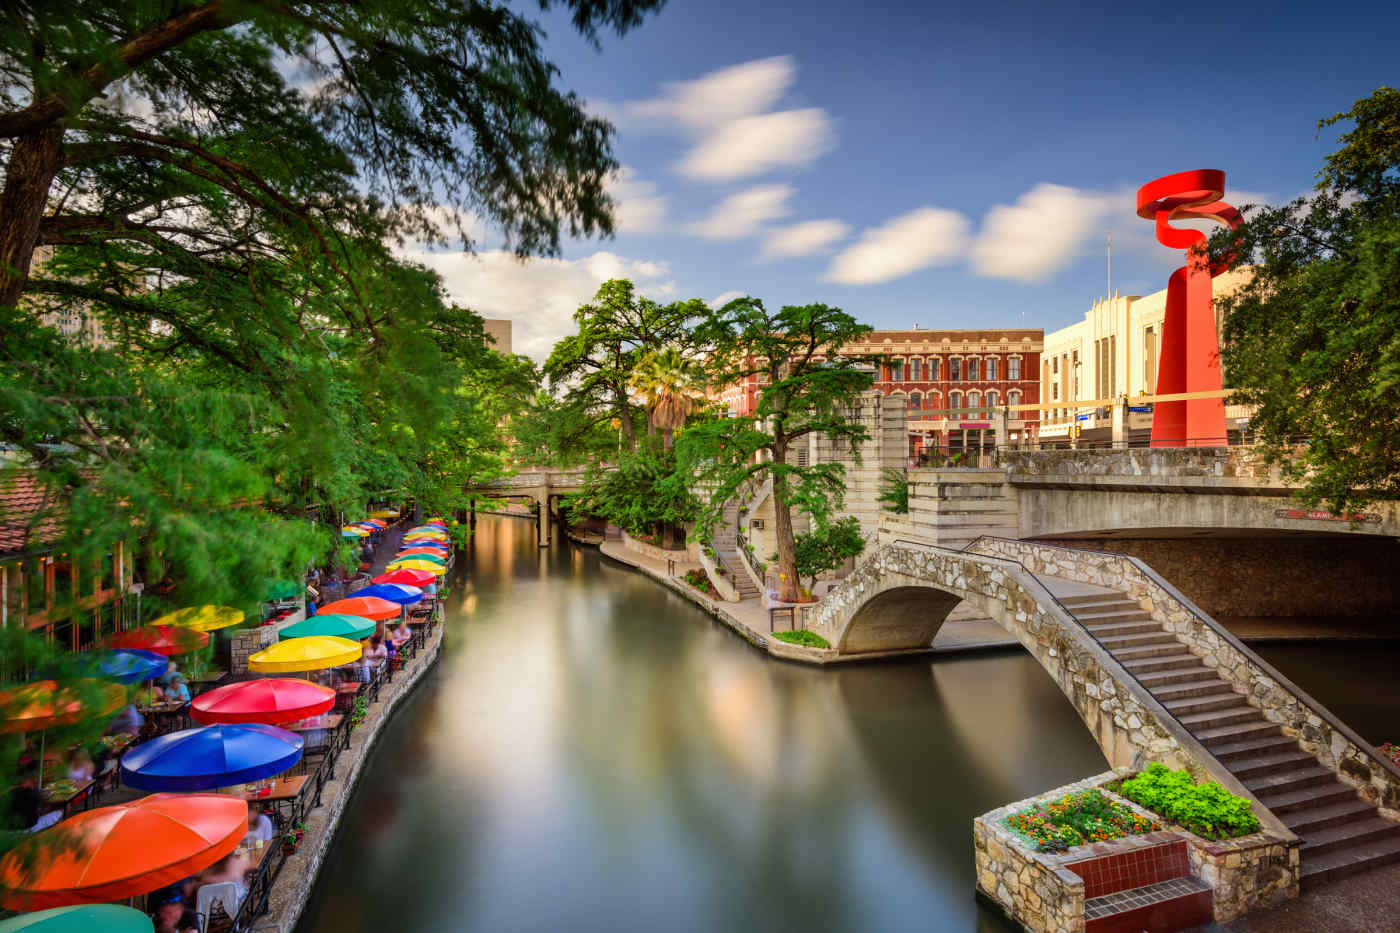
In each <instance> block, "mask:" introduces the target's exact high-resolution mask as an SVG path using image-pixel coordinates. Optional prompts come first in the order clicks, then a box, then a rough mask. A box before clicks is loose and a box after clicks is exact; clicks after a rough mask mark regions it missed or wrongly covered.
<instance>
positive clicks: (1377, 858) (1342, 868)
mask: <svg viewBox="0 0 1400 933" xmlns="http://www.w3.org/2000/svg"><path fill="white" fill-rule="evenodd" d="M1396 862H1400V838H1394V837H1392V838H1386V839H1378V840H1373V841H1370V842H1364V843H1360V844H1358V845H1353V846H1348V847H1346V848H1342V849H1334V850H1332V851H1330V852H1322V853H1319V854H1316V855H1311V856H1308V855H1304V857H1303V863H1302V872H1301V875H1300V878H1299V883H1300V885H1299V886H1300V887H1301V888H1302V889H1303V890H1304V891H1307V890H1311V889H1312V888H1315V887H1317V886H1318V885H1320V884H1323V883H1325V882H1328V881H1334V880H1336V879H1337V878H1343V877H1346V876H1347V875H1354V874H1357V873H1358V872H1363V871H1366V870H1368V869H1371V868H1377V867H1379V866H1381V865H1393V864H1394V863H1396Z"/></svg>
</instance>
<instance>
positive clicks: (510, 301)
mask: <svg viewBox="0 0 1400 933" xmlns="http://www.w3.org/2000/svg"><path fill="white" fill-rule="evenodd" d="M404 257H405V258H407V259H410V260H413V261H415V262H420V263H422V264H423V265H425V266H428V267H429V268H431V269H433V270H434V271H436V272H437V273H438V274H439V275H441V276H442V278H443V282H444V283H445V284H446V286H447V291H448V293H449V294H450V295H451V296H452V300H453V301H454V302H456V303H457V304H459V305H462V306H463V307H467V308H471V309H472V310H473V311H476V312H478V313H479V314H481V315H483V316H485V317H493V318H496V317H499V318H508V319H509V320H510V321H511V322H512V324H513V327H512V333H511V343H512V345H513V348H514V351H515V352H516V353H523V354H525V355H526V356H529V357H531V358H532V359H534V360H535V361H536V362H543V361H544V360H545V358H546V357H548V356H549V351H550V350H551V349H552V348H553V346H554V343H555V341H557V340H559V338H561V337H563V336H565V335H566V334H570V333H573V331H574V329H575V325H574V321H573V313H574V311H576V310H577V309H578V306H579V305H581V304H583V303H584V302H586V301H588V300H589V299H590V298H592V297H593V295H594V293H595V292H597V290H598V286H599V285H601V284H603V282H605V281H607V280H608V279H617V278H625V279H631V280H632V282H633V283H634V284H636V286H637V288H638V290H640V291H642V292H644V293H646V294H647V295H649V296H651V297H655V298H670V297H672V296H674V295H675V293H676V286H675V283H674V282H673V281H672V279H671V273H670V269H669V268H668V267H667V265H666V264H665V263H661V262H649V261H646V260H635V259H628V258H626V257H625V256H618V255H616V254H615V253H609V252H606V251H601V252H597V253H594V254H592V255H591V256H585V257H583V258H581V259H574V260H566V259H531V260H525V261H521V260H519V259H517V258H516V257H515V255H514V254H513V253H509V252H506V251H503V250H487V251H485V252H481V253H473V254H467V253H461V252H427V251H423V250H415V251H408V252H406V253H404Z"/></svg>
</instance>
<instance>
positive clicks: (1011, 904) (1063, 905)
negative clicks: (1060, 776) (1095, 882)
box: [972, 788, 1084, 933]
mask: <svg viewBox="0 0 1400 933" xmlns="http://www.w3.org/2000/svg"><path fill="white" fill-rule="evenodd" d="M1071 792H1072V791H1070V790H1069V789H1068V788H1061V790H1060V791H1058V792H1055V793H1056V794H1057V795H1058V796H1063V795H1064V794H1066V793H1071ZM1050 796H1051V795H1048V794H1047V795H1042V797H1046V798H1048V797H1050ZM1035 799H1040V798H1035ZM1033 802H1035V800H1034V799H1032V800H1022V801H1018V802H1017V803H1013V804H1008V805H1007V806H1005V807H1002V808H1001V809H999V810H993V811H992V812H991V813H985V814H983V815H982V816H979V817H976V818H975V819H973V821H972V849H973V859H974V861H975V862H976V865H977V893H978V894H979V895H980V896H981V897H982V898H983V899H985V900H986V901H987V902H988V903H990V904H992V905H993V906H995V907H996V908H998V909H999V910H1001V911H1002V912H1003V913H1004V914H1006V915H1007V916H1008V917H1010V918H1011V919H1012V920H1013V921H1015V922H1016V923H1019V924H1021V926H1023V927H1025V928H1026V929H1028V930H1032V931H1035V933H1042V931H1045V933H1080V931H1082V930H1083V929H1084V879H1083V878H1081V877H1079V876H1078V875H1076V874H1075V873H1074V872H1072V871H1070V870H1069V869H1067V868H1061V867H1060V866H1059V864H1058V863H1057V862H1055V861H1054V860H1052V859H1051V858H1049V857H1047V856H1045V855H1042V854H1041V853H1039V852H1032V851H1030V850H1029V849H1026V848H1024V847H1023V846H1022V845H1021V843H1020V841H1019V840H1017V838H1016V837H1015V836H1014V835H1013V834H1012V833H1011V831H1010V830H1009V829H1007V828H1006V827H1004V826H1002V825H1001V820H1002V819H1003V818H1004V817H1006V816H1008V815H1010V814H1012V813H1014V812H1016V811H1017V810H1023V809H1025V808H1026V807H1028V806H1030V805H1031V804H1032V803H1033Z"/></svg>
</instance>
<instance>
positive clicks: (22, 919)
mask: <svg viewBox="0 0 1400 933" xmlns="http://www.w3.org/2000/svg"><path fill="white" fill-rule="evenodd" d="M154 929H155V927H154V925H153V924H152V923H151V918H150V917H148V916H146V915H145V914H143V913H141V911H139V910H133V909H132V908H130V907H123V906H121V905H119V904H82V905H80V906H78V907H55V908H54V909H52V910H41V911H39V912H38V913H33V914H20V915H19V916H18V917H11V918H10V919H9V920H4V921H0V933H21V931H23V933H92V931H93V930H101V931H102V933H152V931H153V930H154Z"/></svg>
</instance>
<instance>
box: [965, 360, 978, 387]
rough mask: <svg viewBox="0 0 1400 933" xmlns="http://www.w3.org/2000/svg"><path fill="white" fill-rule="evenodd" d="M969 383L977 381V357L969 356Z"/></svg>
mask: <svg viewBox="0 0 1400 933" xmlns="http://www.w3.org/2000/svg"><path fill="white" fill-rule="evenodd" d="M967 381H968V382H976V381H977V357H975V356H969V357H968V358H967Z"/></svg>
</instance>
